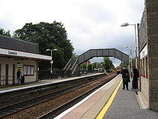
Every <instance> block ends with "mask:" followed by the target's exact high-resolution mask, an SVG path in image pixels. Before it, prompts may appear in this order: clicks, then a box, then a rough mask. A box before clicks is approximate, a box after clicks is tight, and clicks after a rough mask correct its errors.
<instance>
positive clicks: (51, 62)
mask: <svg viewBox="0 0 158 119" xmlns="http://www.w3.org/2000/svg"><path fill="white" fill-rule="evenodd" d="M46 51H51V57H52V56H53V54H52V52H53V51H57V49H46ZM52 58H53V57H52ZM50 64H51V65H50V66H51V71H50V72H51V73H52V72H53V71H52V65H53V59H52V60H51V61H50Z"/></svg>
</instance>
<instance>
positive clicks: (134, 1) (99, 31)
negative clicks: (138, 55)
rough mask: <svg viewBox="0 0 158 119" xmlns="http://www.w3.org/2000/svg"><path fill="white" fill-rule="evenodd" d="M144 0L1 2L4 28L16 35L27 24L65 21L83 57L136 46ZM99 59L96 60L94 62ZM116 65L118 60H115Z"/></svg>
mask: <svg viewBox="0 0 158 119" xmlns="http://www.w3.org/2000/svg"><path fill="white" fill-rule="evenodd" d="M144 2H145V1H144V0H0V28H3V29H5V30H6V31H7V30H10V31H11V32H14V31H15V30H17V29H21V28H22V27H23V26H24V25H25V23H30V22H32V23H39V22H41V21H42V22H50V23H51V22H53V21H54V20H56V21H57V22H61V23H63V24H64V27H65V28H66V31H67V33H68V39H69V40H70V41H71V43H72V45H73V47H74V49H75V50H74V53H76V54H77V55H80V54H82V53H84V52H86V51H87V50H89V49H101V48H103V49H106V48H116V49H118V50H121V51H122V52H124V53H127V54H129V49H128V48H124V46H130V47H131V46H134V27H133V26H128V27H120V25H121V24H122V23H125V22H128V23H130V24H136V23H140V21H141V17H142V14H143V11H144ZM95 60H99V58H94V59H93V60H92V62H93V61H95ZM112 60H113V63H114V64H115V65H118V62H119V61H118V60H116V59H112Z"/></svg>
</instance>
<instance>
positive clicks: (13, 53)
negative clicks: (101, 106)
mask: <svg viewBox="0 0 158 119" xmlns="http://www.w3.org/2000/svg"><path fill="white" fill-rule="evenodd" d="M8 54H9V55H18V53H17V52H13V51H8Z"/></svg>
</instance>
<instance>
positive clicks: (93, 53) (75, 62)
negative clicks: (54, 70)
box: [63, 48, 129, 75]
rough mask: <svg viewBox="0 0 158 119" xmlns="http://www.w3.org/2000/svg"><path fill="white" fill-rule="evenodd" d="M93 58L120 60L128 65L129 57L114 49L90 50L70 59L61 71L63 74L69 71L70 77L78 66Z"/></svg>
mask: <svg viewBox="0 0 158 119" xmlns="http://www.w3.org/2000/svg"><path fill="white" fill-rule="evenodd" d="M93 57H114V58H117V59H119V60H121V61H122V62H125V63H127V64H128V63H129V55H127V54H125V53H123V52H121V51H119V50H117V49H115V48H110V49H90V50H88V51H86V52H85V53H83V54H81V55H79V56H78V57H77V58H76V59H74V58H73V59H70V60H69V62H68V63H67V65H66V66H65V67H64V69H63V70H64V71H65V73H67V72H68V71H69V73H70V75H72V74H73V73H74V72H75V70H76V68H77V67H78V66H79V65H80V64H82V63H84V62H86V61H88V60H90V59H92V58H93Z"/></svg>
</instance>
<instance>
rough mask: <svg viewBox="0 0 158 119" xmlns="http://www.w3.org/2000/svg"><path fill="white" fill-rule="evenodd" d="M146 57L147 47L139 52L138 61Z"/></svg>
mask: <svg viewBox="0 0 158 119" xmlns="http://www.w3.org/2000/svg"><path fill="white" fill-rule="evenodd" d="M147 55H148V47H147V45H146V46H145V47H144V48H143V50H142V51H141V52H140V59H142V58H144V57H145V56H147Z"/></svg>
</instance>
